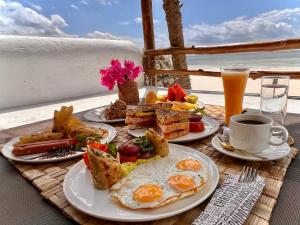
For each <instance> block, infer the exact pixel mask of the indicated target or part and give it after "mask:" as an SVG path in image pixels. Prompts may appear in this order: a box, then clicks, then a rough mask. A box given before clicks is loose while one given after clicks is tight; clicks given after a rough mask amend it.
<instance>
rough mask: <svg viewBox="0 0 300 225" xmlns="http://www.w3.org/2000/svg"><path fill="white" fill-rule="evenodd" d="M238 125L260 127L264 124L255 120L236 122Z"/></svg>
mask: <svg viewBox="0 0 300 225" xmlns="http://www.w3.org/2000/svg"><path fill="white" fill-rule="evenodd" d="M237 122H238V123H243V124H252V125H260V124H264V123H263V122H261V121H257V120H239V121H237Z"/></svg>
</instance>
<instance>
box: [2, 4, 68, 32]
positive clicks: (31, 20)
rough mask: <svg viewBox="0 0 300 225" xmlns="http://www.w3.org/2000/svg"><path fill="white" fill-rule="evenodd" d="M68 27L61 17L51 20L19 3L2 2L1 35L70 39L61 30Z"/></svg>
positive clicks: (54, 16)
mask: <svg viewBox="0 0 300 225" xmlns="http://www.w3.org/2000/svg"><path fill="white" fill-rule="evenodd" d="M66 26H68V24H67V23H66V21H65V20H64V19H63V18H62V17H61V16H60V15H57V14H55V15H51V16H50V18H48V17H46V16H44V15H42V14H40V13H39V12H37V11H35V10H34V9H31V8H27V7H24V6H23V5H22V4H20V3H18V2H9V1H3V0H0V34H13V35H29V36H60V37H69V36H72V35H68V34H66V33H64V32H63V31H62V30H61V29H62V28H64V27H66Z"/></svg>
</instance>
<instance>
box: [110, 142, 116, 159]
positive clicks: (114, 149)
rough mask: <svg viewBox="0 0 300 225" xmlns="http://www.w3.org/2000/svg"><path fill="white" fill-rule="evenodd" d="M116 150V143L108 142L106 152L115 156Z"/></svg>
mask: <svg viewBox="0 0 300 225" xmlns="http://www.w3.org/2000/svg"><path fill="white" fill-rule="evenodd" d="M117 152H118V149H117V146H116V144H114V143H109V144H108V153H109V154H110V155H112V156H113V157H116V156H117Z"/></svg>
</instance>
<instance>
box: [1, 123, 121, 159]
mask: <svg viewBox="0 0 300 225" xmlns="http://www.w3.org/2000/svg"><path fill="white" fill-rule="evenodd" d="M85 124H86V125H88V126H91V127H96V128H103V129H106V130H108V136H107V137H105V138H102V139H101V143H106V142H107V143H108V142H111V141H112V140H113V139H114V138H115V137H116V135H117V131H116V129H115V128H114V127H112V126H110V125H107V124H104V123H90V122H88V123H85ZM18 140H19V137H16V138H14V139H12V140H10V141H9V142H7V143H6V144H5V145H4V146H3V149H2V154H3V155H4V156H5V157H6V158H8V159H11V160H13V161H17V162H25V163H48V162H56V161H62V160H67V159H72V158H75V157H78V156H81V155H82V154H83V153H84V151H76V152H73V153H72V154H66V155H63V156H56V157H50V158H42V157H41V158H39V156H42V155H44V154H45V153H40V154H34V155H30V157H29V155H26V156H15V155H14V154H13V153H12V150H13V145H14V144H15V143H16V142H18Z"/></svg>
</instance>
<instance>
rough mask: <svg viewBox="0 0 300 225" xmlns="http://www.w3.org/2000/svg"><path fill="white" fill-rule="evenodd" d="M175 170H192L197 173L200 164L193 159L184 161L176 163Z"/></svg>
mask: <svg viewBox="0 0 300 225" xmlns="http://www.w3.org/2000/svg"><path fill="white" fill-rule="evenodd" d="M176 167H177V169H180V170H193V171H197V170H200V168H201V164H200V162H199V161H198V160H193V159H184V160H181V161H180V162H178V163H177V165H176Z"/></svg>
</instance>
